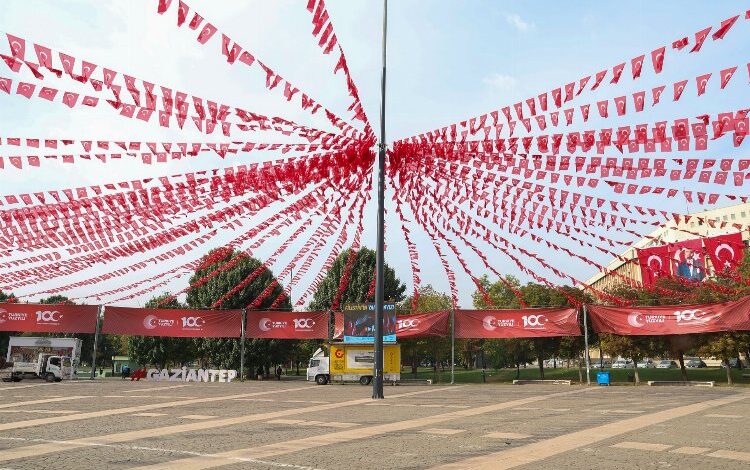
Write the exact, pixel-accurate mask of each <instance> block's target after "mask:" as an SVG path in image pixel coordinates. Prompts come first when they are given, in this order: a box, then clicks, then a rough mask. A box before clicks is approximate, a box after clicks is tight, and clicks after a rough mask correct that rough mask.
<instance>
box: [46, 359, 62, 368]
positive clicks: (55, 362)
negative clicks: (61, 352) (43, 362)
mask: <svg viewBox="0 0 750 470" xmlns="http://www.w3.org/2000/svg"><path fill="white" fill-rule="evenodd" d="M49 365H51V366H57V367H60V358H59V357H51V358H50V359H49Z"/></svg>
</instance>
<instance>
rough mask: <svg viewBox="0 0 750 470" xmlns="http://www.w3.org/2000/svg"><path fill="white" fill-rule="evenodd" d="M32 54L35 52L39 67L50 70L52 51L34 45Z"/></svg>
mask: <svg viewBox="0 0 750 470" xmlns="http://www.w3.org/2000/svg"><path fill="white" fill-rule="evenodd" d="M34 52H36V58H37V60H38V61H39V65H40V66H42V67H45V68H48V69H51V68H52V51H51V50H50V48H49V47H44V46H40V45H39V44H34Z"/></svg>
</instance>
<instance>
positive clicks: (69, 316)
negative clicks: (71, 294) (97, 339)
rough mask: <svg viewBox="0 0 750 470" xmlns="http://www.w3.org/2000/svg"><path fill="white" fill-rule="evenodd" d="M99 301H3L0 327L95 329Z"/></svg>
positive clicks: (67, 330) (35, 330)
mask: <svg viewBox="0 0 750 470" xmlns="http://www.w3.org/2000/svg"><path fill="white" fill-rule="evenodd" d="M98 310H99V307H97V306H96V305H47V304H38V305H37V304H4V303H3V304H0V331H18V332H24V333H94V332H95V331H96V317H97V311H98Z"/></svg>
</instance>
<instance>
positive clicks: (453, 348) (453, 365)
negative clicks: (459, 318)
mask: <svg viewBox="0 0 750 470" xmlns="http://www.w3.org/2000/svg"><path fill="white" fill-rule="evenodd" d="M455 383H456V309H455V308H454V309H451V385H453V384H455Z"/></svg>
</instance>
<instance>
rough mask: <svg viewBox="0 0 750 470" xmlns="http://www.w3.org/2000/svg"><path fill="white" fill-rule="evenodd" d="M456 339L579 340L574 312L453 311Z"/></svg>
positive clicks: (542, 309)
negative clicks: (555, 337)
mask: <svg viewBox="0 0 750 470" xmlns="http://www.w3.org/2000/svg"><path fill="white" fill-rule="evenodd" d="M454 318H455V333H456V338H461V339H470V338H541V337H553V336H579V335H580V334H581V330H580V327H579V326H578V311H577V310H576V309H574V308H529V309H514V310H456V311H455V317H454Z"/></svg>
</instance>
